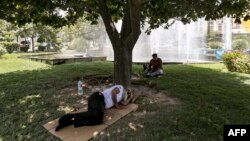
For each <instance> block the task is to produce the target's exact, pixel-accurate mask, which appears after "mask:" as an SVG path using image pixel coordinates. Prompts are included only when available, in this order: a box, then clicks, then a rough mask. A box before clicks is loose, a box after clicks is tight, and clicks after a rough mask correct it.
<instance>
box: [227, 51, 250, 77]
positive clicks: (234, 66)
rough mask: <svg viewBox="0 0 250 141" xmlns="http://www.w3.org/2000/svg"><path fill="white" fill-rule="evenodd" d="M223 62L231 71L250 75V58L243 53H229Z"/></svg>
mask: <svg viewBox="0 0 250 141" xmlns="http://www.w3.org/2000/svg"><path fill="white" fill-rule="evenodd" d="M223 61H224V64H225V65H226V67H227V69H228V70H229V71H232V72H242V73H250V58H249V56H246V55H245V54H244V53H243V52H240V51H233V52H227V53H225V54H224V55H223Z"/></svg>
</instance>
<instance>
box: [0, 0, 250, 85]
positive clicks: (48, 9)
mask: <svg viewBox="0 0 250 141" xmlns="http://www.w3.org/2000/svg"><path fill="white" fill-rule="evenodd" d="M249 2H250V1H249V0H234V1H231V0H46V1H41V0H26V1H20V0H1V2H0V19H4V20H7V21H9V22H12V23H15V24H18V25H24V24H25V23H30V22H33V23H42V24H46V25H52V26H54V27H62V26H65V25H72V24H74V23H75V22H76V21H77V19H79V18H81V17H83V16H84V17H85V19H86V20H88V21H91V23H92V24H97V23H98V18H99V17H101V18H102V20H103V23H104V25H105V28H106V32H107V34H108V36H109V38H110V41H111V44H112V46H113V50H114V70H115V71H114V72H115V73H114V82H115V83H116V84H123V85H124V86H125V87H127V86H129V85H130V78H131V71H132V69H131V68H132V52H133V48H134V46H135V44H136V42H137V40H138V38H139V36H140V34H141V27H143V26H144V25H145V24H146V23H147V24H148V25H149V26H147V30H146V32H148V33H150V31H151V30H152V29H155V28H158V27H159V26H163V27H164V28H168V27H169V26H171V25H172V23H173V22H174V21H176V20H179V21H182V22H183V23H184V24H186V23H189V22H191V21H196V20H197V19H198V18H202V17H204V18H205V19H206V20H214V19H219V18H222V17H224V16H230V17H232V18H234V19H235V22H238V23H240V22H241V19H242V18H244V20H248V19H250V15H249V8H250V5H249ZM118 20H122V26H121V30H120V31H119V30H117V29H116V27H115V24H114V23H115V22H117V21H118ZM118 31H119V32H118Z"/></svg>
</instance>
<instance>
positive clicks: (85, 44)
mask: <svg viewBox="0 0 250 141" xmlns="http://www.w3.org/2000/svg"><path fill="white" fill-rule="evenodd" d="M98 22H99V23H102V21H101V19H98ZM105 35H106V32H105V28H104V25H103V24H97V25H91V23H90V22H89V21H87V20H86V19H85V18H84V17H83V18H79V19H78V20H77V22H76V23H75V25H73V26H70V27H68V26H65V27H63V28H62V30H61V31H60V36H61V38H62V41H63V42H65V43H66V44H67V46H68V47H69V49H74V50H76V51H79V52H86V50H87V49H89V47H90V43H91V42H92V43H94V44H98V45H97V46H99V45H100V46H102V44H103V42H104V40H105V39H106V36H105Z"/></svg>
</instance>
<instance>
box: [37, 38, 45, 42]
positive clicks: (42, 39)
mask: <svg viewBox="0 0 250 141" xmlns="http://www.w3.org/2000/svg"><path fill="white" fill-rule="evenodd" d="M36 41H37V42H38V43H43V42H45V38H43V37H39V38H38V39H37V40H36Z"/></svg>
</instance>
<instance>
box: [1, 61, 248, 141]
mask: <svg viewBox="0 0 250 141" xmlns="http://www.w3.org/2000/svg"><path fill="white" fill-rule="evenodd" d="M12 59H14V60H12V61H9V60H10V59H6V60H4V61H3V60H0V73H2V74H0V113H1V118H0V123H1V127H0V140H1V139H2V140H3V141H7V140H36V141H39V140H43V141H44V140H57V139H56V138H54V137H53V136H51V135H50V134H48V132H47V131H45V130H44V129H43V128H42V126H41V125H43V124H44V123H46V122H48V121H50V120H52V119H55V118H57V117H58V116H60V115H62V114H63V113H64V111H62V110H58V105H60V101H65V102H66V103H71V102H74V100H75V98H72V97H71V96H68V95H63V96H58V90H60V89H62V88H67V87H74V86H75V82H74V81H73V79H74V78H75V77H76V76H86V75H110V76H111V75H112V63H107V62H95V63H75V64H66V65H60V66H53V67H50V66H47V65H44V64H41V63H38V62H32V63H34V64H35V65H32V66H29V64H30V63H31V62H30V61H28V60H20V59H15V57H13V58H12ZM6 61H9V63H5V64H7V65H9V66H8V67H6V66H5V65H4V71H3V70H2V66H3V64H4V63H3V62H6ZM12 62H22V63H23V65H22V66H21V65H18V66H16V67H14V66H15V65H12ZM17 64H19V63H17ZM11 66H12V67H11ZM25 66H26V67H25ZM27 66H28V67H27ZM100 66H101V67H100ZM19 69H20V70H21V71H14V70H19ZM140 69H141V66H137V65H136V66H134V71H137V72H138V71H139V70H140ZM8 71H9V72H8ZM12 71H14V72H12ZM165 72H166V74H165V75H164V76H163V77H161V78H153V79H146V80H147V81H151V82H153V83H155V84H157V88H158V89H160V90H164V91H166V92H167V93H168V94H169V95H170V96H171V97H176V98H178V99H179V101H180V102H179V103H180V104H179V106H178V107H175V108H171V107H164V106H163V107H162V106H161V107H158V106H157V105H148V106H147V105H145V106H144V107H141V109H140V110H147V111H149V112H150V111H154V112H155V114H153V115H150V114H148V115H147V114H146V115H145V116H143V117H141V118H140V119H139V120H136V121H134V122H135V123H137V124H142V125H143V128H141V129H139V130H137V131H132V130H128V131H126V132H115V135H114V136H108V135H102V136H99V137H98V138H97V139H96V140H100V139H102V140H117V139H118V138H121V139H120V140H123V139H124V140H197V141H198V140H203V141H206V140H223V139H222V135H223V125H224V124H247V123H248V124H249V123H250V118H249V117H250V87H249V85H250V76H249V75H243V74H239V73H229V72H227V71H225V67H224V66H223V64H206V65H167V66H165ZM138 104H140V103H138ZM66 106H69V107H70V104H68V105H66ZM2 123H3V124H2ZM125 126H128V123H126V122H119V123H116V124H114V126H112V127H111V128H108V129H107V132H110V133H111V132H113V131H116V130H118V129H120V128H122V127H125Z"/></svg>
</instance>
